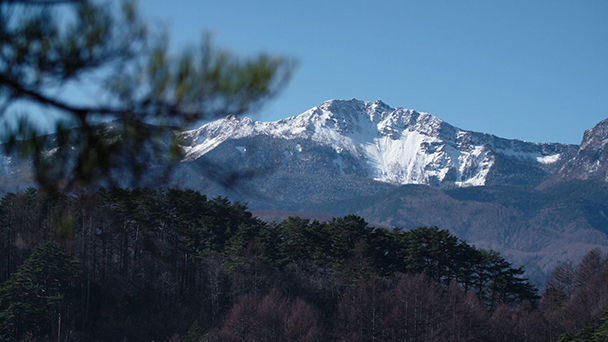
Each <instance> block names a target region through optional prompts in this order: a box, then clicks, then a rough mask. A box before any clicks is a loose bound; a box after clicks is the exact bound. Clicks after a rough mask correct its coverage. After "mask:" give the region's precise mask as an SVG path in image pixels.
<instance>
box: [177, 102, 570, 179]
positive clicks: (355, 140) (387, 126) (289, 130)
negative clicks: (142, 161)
mask: <svg viewBox="0 0 608 342" xmlns="http://www.w3.org/2000/svg"><path fill="white" fill-rule="evenodd" d="M182 138H183V141H184V151H185V158H184V160H183V161H184V162H194V161H196V160H198V159H199V158H202V157H205V159H207V160H209V158H210V159H212V160H215V161H216V163H219V164H222V163H223V162H224V161H226V160H227V159H228V160H230V161H231V163H232V167H234V168H241V169H242V168H244V167H247V165H249V166H254V165H255V167H260V166H261V165H262V164H265V165H264V166H265V167H271V168H272V169H273V170H274V171H279V172H281V171H283V172H298V171H302V172H303V171H305V170H310V169H311V168H313V169H317V170H318V169H325V170H326V174H328V175H331V176H344V175H357V176H361V177H365V178H368V179H370V180H375V181H380V182H384V183H389V184H393V185H402V184H427V185H432V186H436V187H441V188H454V187H468V186H482V185H493V184H515V183H517V184H518V185H532V184H539V183H540V182H542V181H544V180H545V179H546V178H548V177H549V176H550V174H551V173H552V172H553V171H555V170H556V169H557V168H558V167H559V166H560V165H561V163H562V162H563V161H564V160H566V159H568V158H570V157H571V156H572V155H573V154H574V153H575V151H576V149H577V147H576V146H573V145H564V144H549V143H531V142H525V141H519V140H508V139H502V138H498V137H496V136H494V135H490V134H483V133H476V132H471V131H466V130H462V129H459V128H456V127H454V126H451V125H449V124H448V123H446V122H444V121H442V120H440V119H439V118H437V117H435V116H432V115H430V114H428V113H421V112H417V111H414V110H409V109H403V108H392V107H389V106H388V105H386V104H384V103H383V102H381V101H379V100H378V101H375V102H365V101H359V100H355V99H352V100H347V101H345V100H330V101H327V102H324V103H323V104H321V105H320V106H317V107H314V108H312V109H310V110H308V111H306V112H304V113H302V114H300V115H298V116H293V117H289V118H287V119H283V120H279V121H275V122H259V121H254V120H251V119H249V118H237V117H234V116H229V117H225V118H223V119H220V120H217V121H214V122H211V123H209V124H206V125H204V126H202V127H200V128H199V129H196V130H191V131H185V132H183V133H182ZM262 141H263V142H262ZM223 145H225V146H223ZM260 147H264V148H265V149H266V153H260V151H259V150H260ZM212 151H216V152H218V153H213V155H214V156H212V153H211V152H212ZM219 151H222V152H221V153H219ZM256 158H262V159H263V161H262V159H259V160H256Z"/></svg>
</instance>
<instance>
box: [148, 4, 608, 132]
mask: <svg viewBox="0 0 608 342" xmlns="http://www.w3.org/2000/svg"><path fill="white" fill-rule="evenodd" d="M140 9H141V11H142V13H143V15H144V17H145V18H146V19H147V20H148V21H150V22H151V23H160V24H165V25H167V29H168V32H169V34H170V36H171V39H172V47H173V48H175V49H178V48H181V47H184V46H187V45H195V44H196V43H198V42H199V40H200V37H201V33H202V32H204V31H207V32H209V31H212V32H214V33H215V36H216V43H217V45H219V46H222V47H226V48H229V49H230V50H232V51H233V52H235V53H237V54H240V55H253V54H255V53H257V52H261V51H265V52H269V53H276V54H281V55H285V56H288V57H293V58H295V59H297V60H298V62H299V65H298V68H297V69H296V71H295V73H294V76H293V79H292V80H291V82H290V83H289V85H288V86H287V88H286V89H285V90H284V91H283V92H282V93H281V94H280V95H279V96H278V97H277V98H275V99H274V100H272V101H271V102H270V103H269V104H268V105H267V106H265V107H263V108H262V109H261V110H260V111H259V112H258V113H257V114H255V115H253V116H252V117H253V118H254V119H256V120H263V121H272V120H278V119H281V118H285V117H288V116H293V115H297V114H300V113H302V112H304V111H306V110H307V109H309V108H311V107H314V106H316V105H319V104H321V103H322V102H323V101H325V100H329V99H350V98H357V99H360V100H366V101H375V100H376V99H381V100H382V101H384V102H385V103H387V104H388V105H390V106H392V107H404V108H409V109H415V110H417V111H423V112H429V113H431V114H433V115H435V116H437V117H439V118H440V119H442V120H444V121H446V122H448V123H450V124H452V125H455V126H457V127H460V128H462V129H467V130H474V131H480V132H487V133H492V134H496V135H498V136H501V137H505V138H514V139H523V140H528V141H537V142H562V143H574V144H578V143H580V141H581V139H582V136H583V132H584V130H585V129H589V128H592V127H593V126H595V124H597V123H598V122H599V121H601V120H603V119H606V118H608V111H607V108H608V1H606V0H583V1H573V0H568V1H562V0H548V1H534V0H526V1H520V0H514V1H513V0H511V1H486V0H479V1H467V0H460V1H453V0H450V1H409V0H401V1H382V0H377V1H373V2H372V1H359V0H348V1H345V0H344V1H343V0H324V1H321V0H308V1H285V0H281V1H278V0H276V1H275V0H268V1H266V0H258V1H251V0H247V1H244V0H243V1H242V0H221V1H217V0H215V1H186V0H174V1H167V0H140Z"/></svg>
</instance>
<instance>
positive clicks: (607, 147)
mask: <svg viewBox="0 0 608 342" xmlns="http://www.w3.org/2000/svg"><path fill="white" fill-rule="evenodd" d="M571 180H594V181H601V182H608V119H606V120H603V121H601V122H600V123H598V124H597V125H596V126H595V127H594V128H592V129H589V130H587V131H585V135H584V136H583V141H582V143H581V146H580V148H579V149H578V151H577V153H576V154H575V155H574V156H572V157H571V158H570V159H568V160H566V161H565V163H564V164H563V165H562V166H561V167H560V168H559V169H558V170H557V171H556V172H555V174H554V175H553V176H552V177H551V178H550V179H549V180H547V181H546V182H545V183H543V184H542V185H541V188H546V187H550V186H554V185H555V184H558V183H561V182H567V181H571Z"/></svg>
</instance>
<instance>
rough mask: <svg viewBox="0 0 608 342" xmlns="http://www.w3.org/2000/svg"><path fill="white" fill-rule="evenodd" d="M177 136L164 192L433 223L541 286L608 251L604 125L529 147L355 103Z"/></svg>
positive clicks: (384, 221)
mask: <svg viewBox="0 0 608 342" xmlns="http://www.w3.org/2000/svg"><path fill="white" fill-rule="evenodd" d="M106 125H107V124H106ZM110 126H111V125H110ZM174 134H177V135H178V136H179V137H180V138H181V139H182V141H183V145H182V148H183V152H184V158H183V160H182V161H181V162H180V163H179V164H178V165H177V166H176V168H175V171H174V173H173V177H172V178H171V180H169V182H168V183H163V184H159V183H158V182H157V180H155V179H154V178H153V177H150V178H149V179H148V180H147V182H144V185H148V186H155V187H156V186H167V187H179V188H194V189H197V190H200V191H201V192H202V193H206V194H208V195H210V196H215V195H223V196H228V197H229V198H230V199H232V200H239V201H246V202H248V203H249V207H250V208H251V209H253V210H254V212H256V213H258V214H259V215H260V217H262V218H265V219H273V220H274V219H282V218H285V217H287V216H288V215H294V213H300V214H301V215H302V216H305V217H311V218H324V217H331V216H326V215H335V216H342V215H346V214H350V213H355V214H358V215H361V216H363V217H365V218H366V219H367V220H368V221H369V222H371V223H372V224H378V225H383V226H395V225H397V226H403V227H406V228H414V227H416V226H423V225H424V226H433V225H437V226H439V227H440V228H446V229H450V230H451V231H452V232H453V233H455V234H456V235H458V236H459V237H461V238H463V239H466V240H467V241H468V242H469V243H472V244H476V245H478V246H479V247H485V248H493V249H496V250H498V251H500V252H502V253H504V254H505V255H507V256H508V257H509V258H510V260H511V261H513V262H515V263H522V264H525V265H526V268H527V269H528V271H529V273H530V274H531V275H532V276H533V277H534V278H535V279H537V281H539V282H542V280H543V279H544V278H545V277H546V275H547V272H550V271H551V269H552V268H553V267H554V266H555V265H556V264H557V263H558V262H560V261H565V260H572V261H578V259H580V257H581V256H582V255H583V254H584V253H586V252H587V251H588V250H589V249H591V248H594V247H600V248H603V249H605V250H608V216H607V215H608V152H607V150H606V145H607V144H608V120H604V121H602V122H600V123H599V124H598V125H597V126H596V127H595V128H593V129H591V130H588V131H586V132H585V135H584V139H583V142H582V144H581V146H576V145H568V144H557V143H532V142H526V141H520V140H510V139H503V138H499V137H496V136H494V135H491V134H485V133H477V132H471V131H466V130H463V129H460V128H457V127H454V126H451V125H450V124H448V123H446V122H444V121H442V120H440V119H438V118H437V117H434V116H432V115H430V114H427V113H420V112H416V111H413V110H408V109H403V108H392V107H390V106H388V105H386V104H384V103H383V102H381V101H375V102H364V101H359V100H355V99H352V100H347V101H344V100H331V101H327V102H324V103H323V104H321V105H320V106H317V107H314V108H312V109H310V110H308V111H306V112H304V113H302V114H300V115H298V116H293V117H289V118H287V119H283V120H279V121H275V122H259V121H254V120H251V119H249V118H238V117H234V116H229V117H225V118H222V119H220V120H217V121H213V122H211V123H208V124H206V125H204V126H202V127H200V128H198V129H195V130H188V131H180V132H177V131H176V132H174ZM26 171H27V170H23V165H22V164H19V163H15V161H14V160H13V159H11V158H10V157H8V156H4V157H2V158H0V177H1V178H2V179H4V183H5V184H6V185H5V188H7V189H8V188H10V185H14V184H27V181H26V180H25V178H24V177H25V176H24V175H27V172H26Z"/></svg>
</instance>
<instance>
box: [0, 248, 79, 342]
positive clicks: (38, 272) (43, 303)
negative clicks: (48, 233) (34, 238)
mask: <svg viewBox="0 0 608 342" xmlns="http://www.w3.org/2000/svg"><path fill="white" fill-rule="evenodd" d="M78 274H79V264H78V262H77V261H75V260H72V258H71V256H70V255H69V254H68V253H66V252H64V251H63V250H62V249H61V248H60V247H57V246H55V245H53V244H48V243H47V244H45V245H43V246H42V247H40V248H37V249H36V250H35V251H34V253H33V254H32V255H31V256H30V257H29V258H28V259H27V260H26V261H25V262H24V263H23V264H22V265H21V266H20V267H19V268H18V270H17V272H15V273H14V274H13V275H12V276H11V278H10V279H9V280H7V281H6V282H5V283H3V284H2V286H1V287H0V336H1V337H0V338H2V339H3V340H4V341H16V340H19V339H20V338H21V337H22V336H24V335H25V334H27V333H30V334H32V335H33V336H34V337H37V338H46V339H48V340H52V341H54V340H61V334H62V329H63V333H65V328H64V327H65V326H66V325H67V324H65V322H69V321H70V319H71V318H72V316H73V307H72V306H71V305H72V304H73V302H74V290H75V286H76V281H77V277H78ZM62 322H63V323H62Z"/></svg>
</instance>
